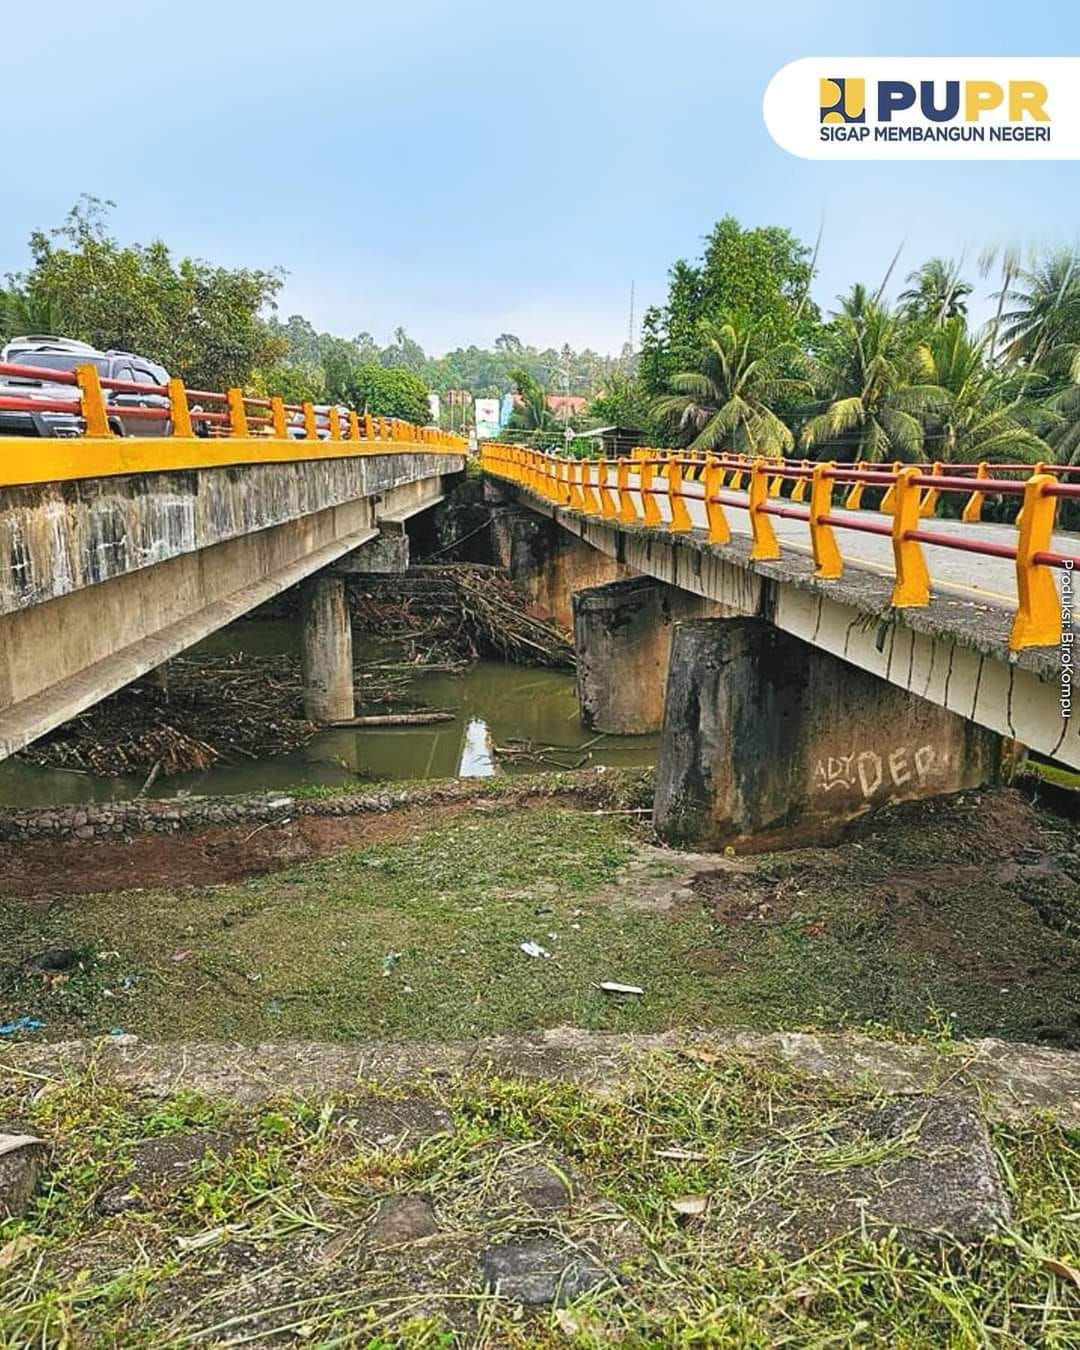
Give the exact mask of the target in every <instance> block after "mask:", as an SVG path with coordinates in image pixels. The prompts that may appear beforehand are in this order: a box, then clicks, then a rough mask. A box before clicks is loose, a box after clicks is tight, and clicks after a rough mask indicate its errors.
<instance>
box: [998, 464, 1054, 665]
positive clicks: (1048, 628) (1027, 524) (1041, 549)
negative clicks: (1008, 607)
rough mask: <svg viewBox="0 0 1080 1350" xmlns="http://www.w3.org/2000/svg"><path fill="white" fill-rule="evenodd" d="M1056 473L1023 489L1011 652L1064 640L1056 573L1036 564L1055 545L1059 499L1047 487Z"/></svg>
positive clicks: (1037, 476) (1035, 478)
mask: <svg viewBox="0 0 1080 1350" xmlns="http://www.w3.org/2000/svg"><path fill="white" fill-rule="evenodd" d="M1056 481H1057V480H1056V479H1055V478H1054V476H1053V474H1049V473H1039V474H1034V475H1033V476H1032V477H1031V478H1029V479H1028V481H1027V484H1026V485H1025V487H1024V504H1023V507H1022V509H1021V512H1020V516H1019V517H1018V525H1019V533H1018V535H1017V540H1016V594H1017V597H1018V599H1019V604H1018V606H1017V609H1016V618H1015V619H1014V620H1013V626H1012V632H1011V633H1010V634H1009V648H1010V650H1011V651H1014V652H1017V651H1021V650H1022V649H1023V648H1024V647H1050V646H1054V645H1056V644H1057V643H1058V642H1060V641H1061V599H1060V597H1059V595H1058V588H1057V583H1056V582H1055V581H1054V574H1053V570H1052V569H1051V568H1050V567H1047V566H1046V564H1045V563H1037V562H1036V561H1035V555H1036V554H1037V553H1047V552H1049V551H1050V549H1051V547H1052V545H1053V538H1054V515H1055V512H1056V509H1057V498H1056V497H1048V496H1047V495H1046V488H1048V487H1053V486H1054V484H1055V483H1056Z"/></svg>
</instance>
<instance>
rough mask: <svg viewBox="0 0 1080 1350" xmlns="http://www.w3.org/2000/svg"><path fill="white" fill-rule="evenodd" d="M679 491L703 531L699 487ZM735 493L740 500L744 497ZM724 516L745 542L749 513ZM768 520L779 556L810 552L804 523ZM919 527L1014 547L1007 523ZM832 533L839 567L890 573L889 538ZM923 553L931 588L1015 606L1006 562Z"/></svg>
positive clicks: (728, 510)
mask: <svg viewBox="0 0 1080 1350" xmlns="http://www.w3.org/2000/svg"><path fill="white" fill-rule="evenodd" d="M660 481H662V480H660ZM683 490H684V492H685V493H686V494H687V508H688V510H689V512H690V519H691V520H692V521H693V522H694V524H695V525H696V526H699V527H702V528H704V526H705V524H706V520H705V503H704V501H703V500H701V498H702V497H703V494H704V489H703V487H702V485H701V484H700V483H695V482H690V481H684V482H683ZM724 490H725V492H727V491H728V489H727V488H725V489H724ZM735 495H737V496H741V497H742V498H743V499H744V500H745V499H746V494H745V493H738V494H735ZM632 496H633V498H634V503H635V506H636V507H637V510H638V512H639V514H641V511H642V507H641V497H640V494H638V493H637V492H633V493H632ZM656 501H657V503H658V505H659V507H660V513H661V515H662V516H663V518H664V519H665V520H670V518H671V517H670V511H669V510H668V502H667V499H666V497H664V496H663V495H662V494H657V495H656ZM724 513H725V515H726V516H727V519H728V524H729V525H730V527H731V533H732V536H733V537H734V536H739V535H741V536H745V537H746V538H749V536H750V516H749V513H748V512H747V511H746V510H745V509H740V508H739V507H735V506H727V505H725V506H724ZM832 514H833V515H835V516H838V517H845V516H849V517H853V518H856V519H861V520H866V519H867V518H868V517H874V516H875V515H876V513H875V512H870V511H845V510H843V508H842V507H834V508H833V510H832ZM877 518H878V519H880V520H888V519H889V517H887V516H877ZM770 519H771V520H772V525H773V529H774V530H775V531H776V537H777V539H778V540H779V541H780V548H781V552H782V554H783V553H786V552H788V551H789V550H794V551H796V552H801V553H805V554H809V553H810V530H809V526H808V525H807V524H806V523H805V522H804V521H801V520H782V519H779V518H778V517H776V516H772V517H770ZM924 525H925V528H926V529H928V530H933V531H934V532H935V533H939V534H949V535H960V536H963V537H964V538H966V539H981V540H991V541H993V542H994V543H1000V544H1004V545H1007V546H1009V547H1015V545H1016V529H1015V527H1014V526H1012V525H990V524H979V525H964V524H963V523H962V522H961V521H958V520H938V519H936V518H935V519H933V520H931V519H929V518H927V519H926V520H925V521H924ZM835 535H836V542H837V546H838V547H839V549H840V554H841V556H842V557H843V559H844V565H845V567H861V568H867V569H869V570H870V571H873V572H877V573H883V574H884V575H886V576H889V577H893V576H895V575H896V574H895V571H894V568H893V554H892V541H891V540H890V539H888V538H885V537H883V536H881V535H873V534H863V533H857V532H856V531H854V530H850V531H849V530H843V529H840V528H837V529H836V530H835ZM1054 548H1055V549H1056V550H1057V551H1058V552H1061V553H1065V554H1069V555H1072V556H1075V557H1077V558H1078V559H1080V535H1077V534H1071V533H1064V532H1061V533H1057V534H1055V535H1054ZM923 549H924V552H925V555H926V561H927V566H928V567H929V569H930V579H931V583H932V587H933V589H934V590H935V591H949V592H954V593H957V594H960V595H964V596H968V597H975V598H977V599H978V600H979V602H980V603H982V604H987V605H999V606H1001V607H1002V608H1005V609H1009V610H1014V609H1015V608H1016V604H1017V597H1016V568H1015V565H1014V564H1013V563H1012V562H1011V561H1009V560H1008V559H1006V558H988V557H985V556H980V555H978V554H973V553H961V552H958V551H957V550H956V549H952V548H935V547H934V546H933V545H931V544H924V545H923ZM1057 575H1058V576H1060V573H1057Z"/></svg>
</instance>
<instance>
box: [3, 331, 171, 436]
mask: <svg viewBox="0 0 1080 1350" xmlns="http://www.w3.org/2000/svg"><path fill="white" fill-rule="evenodd" d="M0 364H8V365H17V366H32V367H34V368H35V369H37V370H42V371H45V370H57V371H60V370H63V371H73V370H74V369H75V367H76V366H83V365H94V366H96V367H97V370H98V374H99V375H100V376H101V378H102V379H108V380H127V381H128V382H130V383H132V384H137V385H141V386H143V387H144V388H145V391H146V392H145V393H143V392H142V390H140V391H139V392H138V393H135V392H134V391H131V392H127V391H125V392H123V393H121V392H119V391H118V390H106V391H105V397H106V401H107V403H108V406H109V426H110V428H111V429H112V431H113V432H114V433H115V434H116V435H117V436H167V435H168V434H169V432H170V431H171V430H172V424H171V422H170V420H169V397H168V383H169V374H168V371H166V370H165V368H164V366H159V365H158V364H157V363H156V362H154V361H148V360H147V359H146V358H145V357H143V356H133V355H132V353H131V352H118V351H107V352H99V351H98V350H97V349H96V348H95V347H91V346H89V344H88V343H85V342H76V341H75V340H74V339H72V338H60V337H51V336H49V335H47V334H45V335H30V336H28V337H16V338H12V339H11V341H10V342H9V343H8V344H7V345H6V346H5V347H4V349H3V350H2V351H0ZM75 392H76V391H75V389H74V387H73V386H72V385H70V384H63V383H60V382H58V381H51V380H49V379H48V378H47V377H46V376H44V375H43V376H40V377H38V376H23V375H0V398H20V399H26V400H28V401H41V402H43V403H47V402H53V401H56V400H57V399H70V398H71V397H72V395H73V394H74V393H75ZM128 408H146V409H152V410H155V411H159V412H160V416H159V417H128V416H125V410H126V409H128ZM82 430H83V421H82V418H81V417H79V416H78V415H77V414H76V413H69V412H49V411H47V410H42V411H41V412H38V411H36V410H33V409H29V408H28V409H22V408H0V436H79V435H81V434H82Z"/></svg>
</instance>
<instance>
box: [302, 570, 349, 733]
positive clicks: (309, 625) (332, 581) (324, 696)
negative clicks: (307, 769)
mask: <svg viewBox="0 0 1080 1350" xmlns="http://www.w3.org/2000/svg"><path fill="white" fill-rule="evenodd" d="M300 619H301V639H300V640H301V650H300V665H301V673H302V678H303V685H304V715H305V717H307V718H309V719H310V720H311V721H312V722H342V721H346V720H348V718H350V717H354V716H355V715H356V700H355V695H354V692H353V656H352V623H351V621H350V618H349V604H348V599H347V598H346V595H345V578H344V577H343V576H336V575H334V574H333V573H322V574H321V575H319V576H314V577H309V578H308V579H307V580H306V581H304V582H302V583H301V586H300Z"/></svg>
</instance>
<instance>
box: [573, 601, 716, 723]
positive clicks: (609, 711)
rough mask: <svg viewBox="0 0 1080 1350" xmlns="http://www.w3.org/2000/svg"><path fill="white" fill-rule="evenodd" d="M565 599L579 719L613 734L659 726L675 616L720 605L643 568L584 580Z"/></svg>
mask: <svg viewBox="0 0 1080 1350" xmlns="http://www.w3.org/2000/svg"><path fill="white" fill-rule="evenodd" d="M572 601H573V613H574V650H575V652H576V654H577V692H578V706H579V707H580V709H581V721H582V724H583V725H584V726H586V727H589V728H590V729H591V730H593V731H606V732H611V733H612V734H614V735H621V736H639V735H644V734H647V733H649V732H654V731H659V730H660V728H661V726H662V725H663V721H664V690H665V688H666V685H667V676H668V665H669V660H670V654H671V637H672V632H673V629H674V625H675V622H676V621H677V620H681V619H693V618H705V617H707V616H709V615H713V614H716V613H718V612H720V611H721V609H722V606H720V605H718V604H717V603H716V602H715V601H712V600H706V599H705V598H704V597H703V596H699V595H692V594H691V593H690V592H689V591H681V590H678V589H676V588H675V587H674V586H667V585H665V584H664V583H663V582H662V581H654V580H653V579H652V578H651V577H644V576H639V577H629V578H626V579H624V580H622V581H611V582H608V583H607V584H606V585H604V586H589V587H586V588H585V589H584V590H579V591H575V592H574V593H573V595H572Z"/></svg>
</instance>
